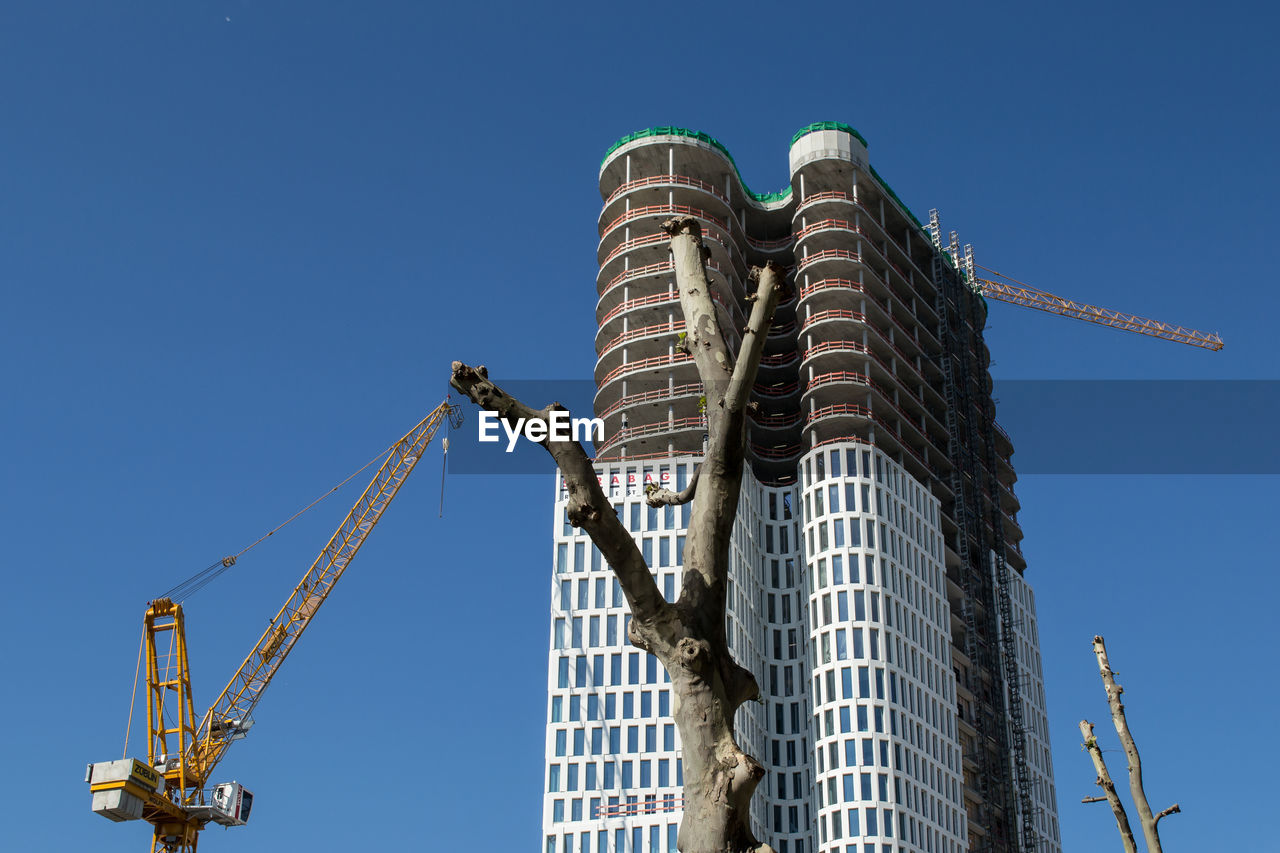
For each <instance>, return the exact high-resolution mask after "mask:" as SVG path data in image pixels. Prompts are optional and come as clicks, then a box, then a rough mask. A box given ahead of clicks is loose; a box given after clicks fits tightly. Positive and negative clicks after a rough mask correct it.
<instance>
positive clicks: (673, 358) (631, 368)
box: [599, 352, 693, 388]
mask: <svg viewBox="0 0 1280 853" xmlns="http://www.w3.org/2000/svg"><path fill="white" fill-rule="evenodd" d="M685 363H689V364H692V363H693V356H691V355H687V354H685V353H682V352H679V353H674V354H668V355H655V356H650V357H649V358H642V359H640V360H638V361H629V362H627V363H626V364H620V365H618V366H617V367H615V368H614V369H613V370H611V371H609V373H608V375H607V376H605V378H604V379H601V380H600V386H599V387H601V388H603V387H604V386H605V385H608V384H609V383H610V382H612V381H613V380H614V379H617V378H618V377H619V376H625V375H626V374H628V373H638V372H639V371H641V370H652V369H653V368H657V367H667V366H671V367H674V366H676V365H679V364H685Z"/></svg>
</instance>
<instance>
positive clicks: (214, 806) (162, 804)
mask: <svg viewBox="0 0 1280 853" xmlns="http://www.w3.org/2000/svg"><path fill="white" fill-rule="evenodd" d="M459 412H460V410H459V409H458V408H457V407H456V406H451V405H450V404H449V401H448V400H446V401H445V402H443V403H441V404H440V405H439V406H437V407H436V408H435V409H434V410H433V411H432V412H431V413H430V414H429V415H427V416H426V417H425V418H423V419H422V420H421V421H419V422H418V423H417V425H415V426H414V427H413V429H411V430H409V432H408V433H406V434H405V436H404V437H403V438H402V439H400V440H399V441H398V442H396V443H395V444H394V445H393V446H392V448H391V451H390V453H389V454H388V455H387V458H386V460H385V461H384V462H383V463H382V467H380V468H379V469H378V472H377V473H376V474H375V475H374V476H373V479H372V480H371V481H370V482H369V485H368V487H367V488H366V489H365V490H364V493H363V494H361V495H360V497H359V499H358V500H356V502H355V505H354V506H352V507H351V510H350V512H348V513H347V516H346V518H344V519H343V521H342V523H341V524H340V525H338V529H337V531H335V532H334V534H333V536H332V537H331V538H330V539H329V543H328V544H327V545H326V546H325V547H324V550H322V551H321V552H320V555H319V556H318V557H316V559H315V562H314V563H312V564H311V568H310V569H309V570H308V571H307V573H306V574H305V575H304V576H303V578H302V580H301V582H299V583H298V585H297V586H296V587H294V589H293V592H292V593H290V595H289V597H288V599H287V600H286V601H285V603H284V606H283V607H281V608H280V612H278V613H277V614H276V615H275V617H274V618H273V619H272V620H271V622H270V623H269V624H268V626H267V630H266V631H265V632H264V633H263V635H262V637H261V638H260V639H259V640H258V642H257V644H256V645H255V646H254V647H253V650H252V651H250V652H249V655H248V657H246V658H245V660H244V663H242V664H241V665H240V668H239V669H238V670H236V674H235V675H234V676H232V678H231V681H230V682H228V684H227V686H226V688H225V689H223V691H222V692H221V693H220V694H219V695H218V698H217V699H216V700H214V702H213V705H212V706H211V707H210V708H209V711H208V712H207V713H206V714H205V715H204V717H203V718H202V720H201V721H200V722H199V724H198V725H197V724H196V718H195V716H194V714H193V712H192V701H191V696H192V691H191V673H190V670H189V668H188V665H187V650H186V632H185V628H184V621H183V613H182V604H181V603H179V602H176V601H173V600H172V599H171V598H168V597H163V598H158V599H156V600H154V601H152V602H150V603H149V606H148V609H147V614H146V618H145V620H144V635H143V639H144V649H145V654H146V658H147V697H148V698H147V728H148V732H147V763H146V764H143V762H141V761H138V760H136V759H129V758H125V759H122V760H120V761H110V762H100V763H97V764H91V765H89V770H88V773H87V774H86V777H85V781H86V782H88V783H89V785H90V790H91V792H92V794H93V810H94V811H95V812H97V813H98V814H101V815H103V816H104V817H107V818H109V819H110V820H114V821H125V820H137V819H143V820H146V821H147V822H149V823H151V824H152V825H153V827H154V832H153V835H152V842H151V850H152V851H153V853H157V851H166V853H168V851H187V852H188V853H190V851H194V850H195V849H196V842H197V840H198V837H199V833H200V831H201V830H202V829H203V828H204V826H205V825H206V824H207V823H209V822H210V821H213V822H215V823H219V824H221V825H223V826H240V825H243V824H244V823H245V822H246V821H247V820H248V819H249V811H250V808H251V806H252V803H253V795H252V794H251V793H250V792H249V791H247V790H245V789H244V787H243V786H242V785H240V784H239V783H237V782H230V783H224V784H221V785H218V786H216V787H214V788H213V789H212V794H211V800H210V802H209V803H208V804H206V801H205V800H206V790H205V788H206V785H207V784H208V782H209V777H210V775H211V774H212V773H213V770H214V768H215V767H217V765H218V762H219V761H220V760H221V759H222V757H223V756H224V755H225V754H226V751H227V748H228V747H229V746H230V745H231V743H233V742H234V741H236V740H239V739H240V738H242V737H244V735H245V733H246V732H247V731H248V729H249V727H250V726H251V725H252V724H253V722H252V719H251V716H250V715H251V714H252V712H253V709H254V706H256V705H257V704H258V700H260V699H261V698H262V694H263V692H265V690H266V689H267V686H268V685H269V684H270V683H271V680H272V678H273V677H274V676H275V674H276V673H277V672H278V671H279V669H280V666H281V664H283V663H284V660H285V658H286V657H288V655H289V652H290V651H291V650H292V649H293V646H294V644H295V643H297V641H298V638H299V637H301V636H302V632H303V631H304V630H306V627H307V625H308V624H310V622H311V619H312V618H313V617H314V616H315V614H316V611H318V610H319V609H320V606H321V605H322V604H324V602H325V599H327V598H328V596H329V593H330V592H332V591H333V587H334V585H335V584H337V582H338V579H339V578H341V577H342V573H343V572H344V571H346V569H347V567H348V566H350V565H351V561H352V560H353V559H355V556H356V554H357V553H358V552H359V550H360V546H361V545H363V544H364V542H365V540H366V539H367V538H368V536H369V533H370V532H371V531H372V530H373V528H374V526H375V525H376V524H377V523H378V520H379V519H380V518H381V517H382V514H383V512H384V511H386V509H387V507H388V506H389V505H390V504H391V501H392V499H394V498H395V496H396V493H397V492H398V491H399V490H400V486H401V485H403V484H404V481H405V480H406V479H407V478H408V476H409V474H410V473H411V472H412V471H413V468H414V466H415V465H417V463H418V460H419V459H421V458H422V454H423V452H424V451H425V450H426V448H427V445H428V444H430V443H431V439H432V438H433V437H434V436H435V434H436V430H438V429H439V427H440V424H441V423H443V422H444V421H445V420H446V419H449V420H450V421H453V422H454V423H455V424H456V422H457V419H458V417H459ZM446 447H447V443H446ZM313 506H314V504H313ZM295 517H296V516H295ZM286 523H287V522H286ZM250 547H252V546H250ZM242 553H243V552H242ZM234 563H235V558H234V557H228V558H226V559H225V560H223V561H222V565H223V566H224V567H230V566H231V565H232V564H234ZM215 565H217V564H215ZM166 646H167V651H166Z"/></svg>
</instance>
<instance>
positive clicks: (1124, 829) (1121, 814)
mask: <svg viewBox="0 0 1280 853" xmlns="http://www.w3.org/2000/svg"><path fill="white" fill-rule="evenodd" d="M1080 735H1081V737H1083V738H1084V748H1085V749H1087V750H1089V757H1090V758H1092V759H1093V767H1094V769H1095V770H1097V771H1098V779H1097V785H1098V787H1099V788H1101V789H1102V792H1103V793H1104V794H1106V796H1105V797H1103V798H1102V799H1104V800H1106V801H1107V802H1108V803H1109V804H1110V805H1111V812H1112V813H1113V814H1114V815H1115V816H1116V828H1117V829H1119V830H1120V843H1121V844H1123V845H1124V853H1138V845H1137V843H1136V842H1135V841H1134V840H1133V829H1132V828H1130V826H1129V815H1128V814H1126V813H1125V810H1124V803H1122V802H1120V795H1119V794H1117V793H1116V783H1115V782H1112V781H1111V774H1110V773H1108V772H1107V762H1106V761H1105V760H1104V759H1103V757H1102V749H1101V748H1100V747H1099V746H1098V739H1097V738H1096V737H1094V736H1093V723H1091V722H1089V721H1088V720H1081V721H1080ZM1096 800H1097V798H1096V797H1086V798H1085V802H1095V801H1096Z"/></svg>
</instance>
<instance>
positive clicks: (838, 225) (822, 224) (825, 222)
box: [796, 219, 862, 243]
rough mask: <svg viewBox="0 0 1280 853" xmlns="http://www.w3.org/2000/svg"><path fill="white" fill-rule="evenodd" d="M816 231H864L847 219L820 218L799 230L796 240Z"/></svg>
mask: <svg viewBox="0 0 1280 853" xmlns="http://www.w3.org/2000/svg"><path fill="white" fill-rule="evenodd" d="M815 231H852V232H853V233H855V234H861V233H862V229H861V228H859V227H858V226H857V225H855V224H853V223H852V222H850V221H848V220H847V219H819V220H818V221H817V222H811V223H809V224H808V225H806V226H805V227H803V228H801V229H800V230H799V231H797V232H796V242H797V243H798V242H800V241H801V240H803V239H804V238H805V237H808V236H809V235H810V234H812V233H814V232H815Z"/></svg>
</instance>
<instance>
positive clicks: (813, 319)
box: [800, 308, 867, 329]
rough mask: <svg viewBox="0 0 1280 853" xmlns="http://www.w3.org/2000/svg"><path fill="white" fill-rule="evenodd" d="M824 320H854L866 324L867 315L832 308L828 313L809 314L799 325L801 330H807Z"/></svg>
mask: <svg viewBox="0 0 1280 853" xmlns="http://www.w3.org/2000/svg"><path fill="white" fill-rule="evenodd" d="M824 320H854V321H857V322H859V323H865V322H867V315H866V314H863V313H861V312H859V311H849V310H848V309H845V308H832V309H831V310H830V311H819V312H818V313H816V314H810V315H809V316H808V317H805V318H804V322H803V323H801V324H800V328H801V329H807V328H809V327H810V326H812V325H813V324H815V323H821V322H822V321H824Z"/></svg>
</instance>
